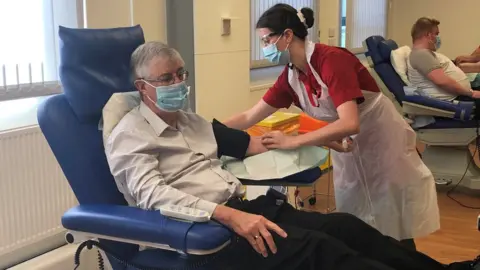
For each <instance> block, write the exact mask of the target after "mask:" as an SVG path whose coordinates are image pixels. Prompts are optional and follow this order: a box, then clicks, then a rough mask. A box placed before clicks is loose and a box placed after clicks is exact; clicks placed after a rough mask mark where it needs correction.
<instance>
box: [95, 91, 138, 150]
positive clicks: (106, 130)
mask: <svg viewBox="0 0 480 270" xmlns="http://www.w3.org/2000/svg"><path fill="white" fill-rule="evenodd" d="M140 100H141V99H140V94H139V93H138V91H135V92H126V93H115V94H113V95H112V97H111V98H110V99H109V100H108V102H107V104H105V107H104V108H103V114H102V119H103V141H104V142H105V141H106V140H107V138H108V137H109V136H110V134H111V133H112V131H113V129H114V128H115V127H116V126H117V125H118V123H119V122H120V120H122V118H123V117H124V116H125V115H126V114H127V113H128V112H130V111H131V110H133V108H135V107H137V106H138V105H140Z"/></svg>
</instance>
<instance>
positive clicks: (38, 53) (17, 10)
mask: <svg viewBox="0 0 480 270" xmlns="http://www.w3.org/2000/svg"><path fill="white" fill-rule="evenodd" d="M82 4H83V1H82V0H2V1H0V33H2V36H3V37H4V38H3V39H2V42H1V43H0V101H3V100H10V99H17V98H26V97H34V96H41V95H48V94H54V93H58V92H60V86H59V83H58V71H57V68H58V64H59V61H58V60H59V54H58V50H57V48H58V35H57V33H58V26H59V25H62V26H66V27H78V26H79V25H82V23H81V20H82V19H83V16H78V14H82V13H81V10H82V9H81V6H82ZM79 11H80V12H79Z"/></svg>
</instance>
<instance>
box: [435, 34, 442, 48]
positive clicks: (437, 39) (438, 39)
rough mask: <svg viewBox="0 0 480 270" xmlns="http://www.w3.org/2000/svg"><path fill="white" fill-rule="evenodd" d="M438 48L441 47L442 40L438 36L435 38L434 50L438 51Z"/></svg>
mask: <svg viewBox="0 0 480 270" xmlns="http://www.w3.org/2000/svg"><path fill="white" fill-rule="evenodd" d="M440 46H442V39H441V38H440V36H436V40H435V48H436V49H437V50H438V49H440Z"/></svg>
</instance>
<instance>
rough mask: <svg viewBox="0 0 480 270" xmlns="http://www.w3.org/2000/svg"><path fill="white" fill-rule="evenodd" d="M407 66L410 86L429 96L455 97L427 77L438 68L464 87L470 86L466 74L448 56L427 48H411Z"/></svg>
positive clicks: (441, 98)
mask: <svg viewBox="0 0 480 270" xmlns="http://www.w3.org/2000/svg"><path fill="white" fill-rule="evenodd" d="M407 66H408V71H407V76H408V80H409V81H410V83H411V86H413V87H416V88H417V89H419V90H420V92H421V93H424V94H426V95H428V96H430V97H433V98H436V99H440V100H453V99H455V98H456V97H457V96H456V95H453V94H450V93H449V92H447V91H445V90H443V89H441V88H440V87H438V86H437V85H436V84H435V83H433V82H432V81H430V79H428V77H427V76H428V74H429V73H430V72H432V71H433V70H435V69H439V68H442V69H443V71H444V72H445V74H446V75H447V76H450V77H451V78H452V79H454V80H455V81H456V82H458V83H459V84H460V85H462V86H463V87H464V88H465V89H470V88H471V87H470V81H469V80H468V78H467V75H465V73H464V72H463V71H462V70H461V69H460V68H458V67H457V66H455V64H454V63H453V62H452V61H451V60H450V59H449V58H448V57H446V56H444V55H442V54H439V53H436V52H432V51H430V50H428V49H415V48H414V49H412V52H411V53H410V56H409V58H408V61H407Z"/></svg>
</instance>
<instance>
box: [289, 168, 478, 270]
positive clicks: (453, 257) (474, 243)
mask: <svg viewBox="0 0 480 270" xmlns="http://www.w3.org/2000/svg"><path fill="white" fill-rule="evenodd" d="M330 181H331V178H330ZM328 182H329V176H328V175H324V176H322V178H321V179H320V181H317V186H316V187H317V192H318V193H324V194H327V191H328V188H327V187H328ZM330 190H331V192H330V194H333V184H330ZM289 191H290V189H289ZM311 194H312V188H308V187H307V188H300V197H306V196H309V195H311ZM451 196H452V197H454V198H456V199H457V200H459V201H460V202H462V203H463V204H466V205H469V206H473V207H477V208H478V207H480V197H474V196H470V195H465V194H463V193H461V192H453V193H452V194H451ZM290 198H291V197H290ZM327 201H329V203H330V204H329V205H330V209H331V210H333V208H334V207H335V201H334V198H333V196H331V197H330V199H329V200H328V199H327V196H320V195H319V196H317V203H316V204H315V205H314V206H310V205H309V204H308V201H305V210H307V211H309V210H311V211H320V212H325V210H326V209H327ZM438 204H439V207H440V214H441V230H440V231H438V232H436V233H434V234H432V235H430V236H428V237H425V238H422V239H416V240H415V241H416V243H417V248H418V250H419V251H421V252H423V253H425V254H428V255H429V256H431V257H432V258H434V259H436V260H438V261H440V262H442V263H450V262H452V261H464V260H472V259H473V258H475V257H476V256H477V255H479V254H480V232H479V231H477V228H476V224H477V223H476V222H477V217H478V215H479V214H480V210H475V209H468V208H465V207H462V206H460V205H459V204H458V203H456V202H455V201H453V200H452V199H450V198H448V197H447V195H446V192H444V191H439V193H438Z"/></svg>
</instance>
